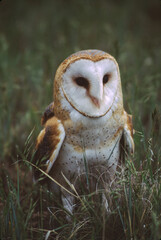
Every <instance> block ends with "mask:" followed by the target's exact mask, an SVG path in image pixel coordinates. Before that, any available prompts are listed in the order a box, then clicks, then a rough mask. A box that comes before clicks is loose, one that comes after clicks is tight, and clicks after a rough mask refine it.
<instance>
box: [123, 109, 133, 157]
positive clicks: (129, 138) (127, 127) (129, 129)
mask: <svg viewBox="0 0 161 240" xmlns="http://www.w3.org/2000/svg"><path fill="white" fill-rule="evenodd" d="M124 114H125V124H124V129H123V136H122V139H121V160H124V157H125V154H126V153H129V154H134V141H133V133H134V129H133V124H132V115H129V114H127V113H126V112H124Z"/></svg>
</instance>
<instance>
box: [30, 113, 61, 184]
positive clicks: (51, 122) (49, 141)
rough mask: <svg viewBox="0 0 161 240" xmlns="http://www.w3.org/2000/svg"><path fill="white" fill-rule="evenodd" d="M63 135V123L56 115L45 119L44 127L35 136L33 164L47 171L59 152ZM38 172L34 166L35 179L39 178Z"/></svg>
mask: <svg viewBox="0 0 161 240" xmlns="http://www.w3.org/2000/svg"><path fill="white" fill-rule="evenodd" d="M64 137H65V131H64V128H63V125H62V124H61V122H60V121H59V120H58V119H57V118H56V117H51V118H49V119H48V120H46V122H45V125H44V129H43V130H42V131H41V132H40V134H39V136H38V138H37V142H36V151H35V155H34V164H35V165H36V166H37V167H40V168H41V169H42V170H44V171H45V172H47V173H48V172H49V171H50V169H51V167H52V166H53V164H54V162H55V160H56V158H57V156H58V154H59V150H60V148H61V145H62V143H63V141H64ZM40 174H41V172H40V171H39V170H38V169H36V168H35V170H34V178H35V180H37V179H39V178H40Z"/></svg>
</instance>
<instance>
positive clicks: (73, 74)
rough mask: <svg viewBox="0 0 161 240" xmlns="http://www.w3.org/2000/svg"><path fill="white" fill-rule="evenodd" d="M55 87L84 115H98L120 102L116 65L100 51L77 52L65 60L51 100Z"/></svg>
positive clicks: (120, 91) (56, 95) (56, 92)
mask: <svg viewBox="0 0 161 240" xmlns="http://www.w3.org/2000/svg"><path fill="white" fill-rule="evenodd" d="M58 88H61V92H62V93H63V95H64V97H65V98H66V100H67V101H68V103H69V104H70V105H71V106H72V107H73V108H74V109H75V110H76V111H78V112H79V113H81V114H82V115H84V116H88V117H92V118H97V117H101V116H104V115H105V114H107V113H108V111H109V110H110V109H111V108H112V107H113V105H116V102H119V104H121V105H122V90H121V82H120V73H119V68H118V64H117V62H116V60H115V59H114V58H113V57H112V56H111V55H109V54H107V53H105V52H103V51H99V50H85V51H80V52H77V53H74V54H72V55H71V56H70V57H68V58H67V59H66V60H64V61H63V62H62V63H61V65H60V66H59V68H58V70H57V73H56V76H55V82H54V101H55V100H56V98H57V97H58ZM59 90H60V89H59ZM59 97H60V96H59Z"/></svg>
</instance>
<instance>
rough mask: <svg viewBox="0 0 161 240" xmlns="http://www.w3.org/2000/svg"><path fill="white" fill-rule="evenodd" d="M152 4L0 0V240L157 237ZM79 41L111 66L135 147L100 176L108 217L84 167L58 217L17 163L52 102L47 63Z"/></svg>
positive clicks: (158, 73)
mask: <svg viewBox="0 0 161 240" xmlns="http://www.w3.org/2000/svg"><path fill="white" fill-rule="evenodd" d="M160 8H161V6H160V2H159V1H156V2H155V1H153V2H151V1H144V0H143V1H138V0H136V1H133V2H130V1H127V0H123V1H120V2H119V1H116V0H115V1H112V0H111V1H110V0H109V1H105V0H101V1H96V0H93V1H92V0H86V1H85V0H82V1H74V0H70V1H63V0H61V1H50V0H49V1H47V2H45V1H42V0H40V1H25V0H23V1H11V2H9V1H5V0H2V1H0V20H1V21H0V176H1V177H0V239H2V240H5V239H45V237H46V239H61V240H63V239H72V240H74V239H103V240H108V239H110V240H112V239H117V240H119V239H120V240H124V239H127V240H129V239H134V240H140V239H141V240H142V239H146V240H159V239H161V148H160V146H161V131H160V123H161V117H160V114H161V108H160V101H161V95H160V92H161V84H160V78H161V70H160V56H161V50H160V48H159V46H160V44H159V43H160V40H161V39H160V35H159V33H160V31H159V29H160V20H161V17H160V16H161V14H160ZM89 48H96V49H101V50H104V51H107V52H109V53H111V54H112V55H113V56H114V57H115V58H116V59H117V61H118V63H119V66H120V72H121V79H122V88H123V96H124V105H125V109H126V110H127V112H128V113H131V114H132V115H133V122H134V128H135V130H136V133H135V136H134V140H135V148H136V150H135V155H134V157H133V158H132V159H131V158H130V157H127V159H126V161H125V166H124V167H122V168H118V171H117V172H116V176H115V181H113V182H111V183H109V184H108V187H107V186H104V182H103V181H102V190H101V192H102V191H103V192H104V194H105V196H106V198H107V199H108V202H109V208H110V211H109V212H108V214H106V212H105V209H104V207H103V205H102V199H101V192H100V191H96V190H95V191H90V179H89V174H88V171H87V176H86V182H87V185H88V187H89V189H88V188H86V187H85V189H83V190H84V194H81V195H79V198H78V200H77V203H76V209H75V214H74V215H73V216H71V219H72V220H71V221H70V222H67V221H66V218H65V214H66V213H65V210H64V209H63V207H62V206H59V205H58V206H57V208H56V209H55V208H54V207H53V205H52V200H53V198H54V196H53V193H51V192H49V191H48V188H47V186H43V187H39V186H37V185H34V184H33V182H32V174H31V165H30V164H29V163H26V162H25V161H26V160H27V161H30V160H31V159H32V150H33V147H34V142H35V139H36V136H37V134H38V132H39V131H40V129H41V127H40V118H41V114H42V112H43V111H44V109H45V107H46V106H47V105H48V104H49V103H50V102H51V101H52V92H53V79H54V74H55V71H56V68H57V67H58V65H59V64H60V62H61V61H62V60H64V59H65V58H66V57H67V56H68V55H69V54H71V53H73V52H75V51H77V50H81V49H89ZM30 133H31V134H30ZM84 161H85V163H87V162H86V160H85V159H84ZM86 167H87V166H86ZM87 169H88V168H87Z"/></svg>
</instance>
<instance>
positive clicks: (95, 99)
mask: <svg viewBox="0 0 161 240" xmlns="http://www.w3.org/2000/svg"><path fill="white" fill-rule="evenodd" d="M90 98H91V100H92V102H93V103H94V105H95V106H96V107H98V108H100V101H99V100H98V99H97V98H95V97H93V96H90Z"/></svg>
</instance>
